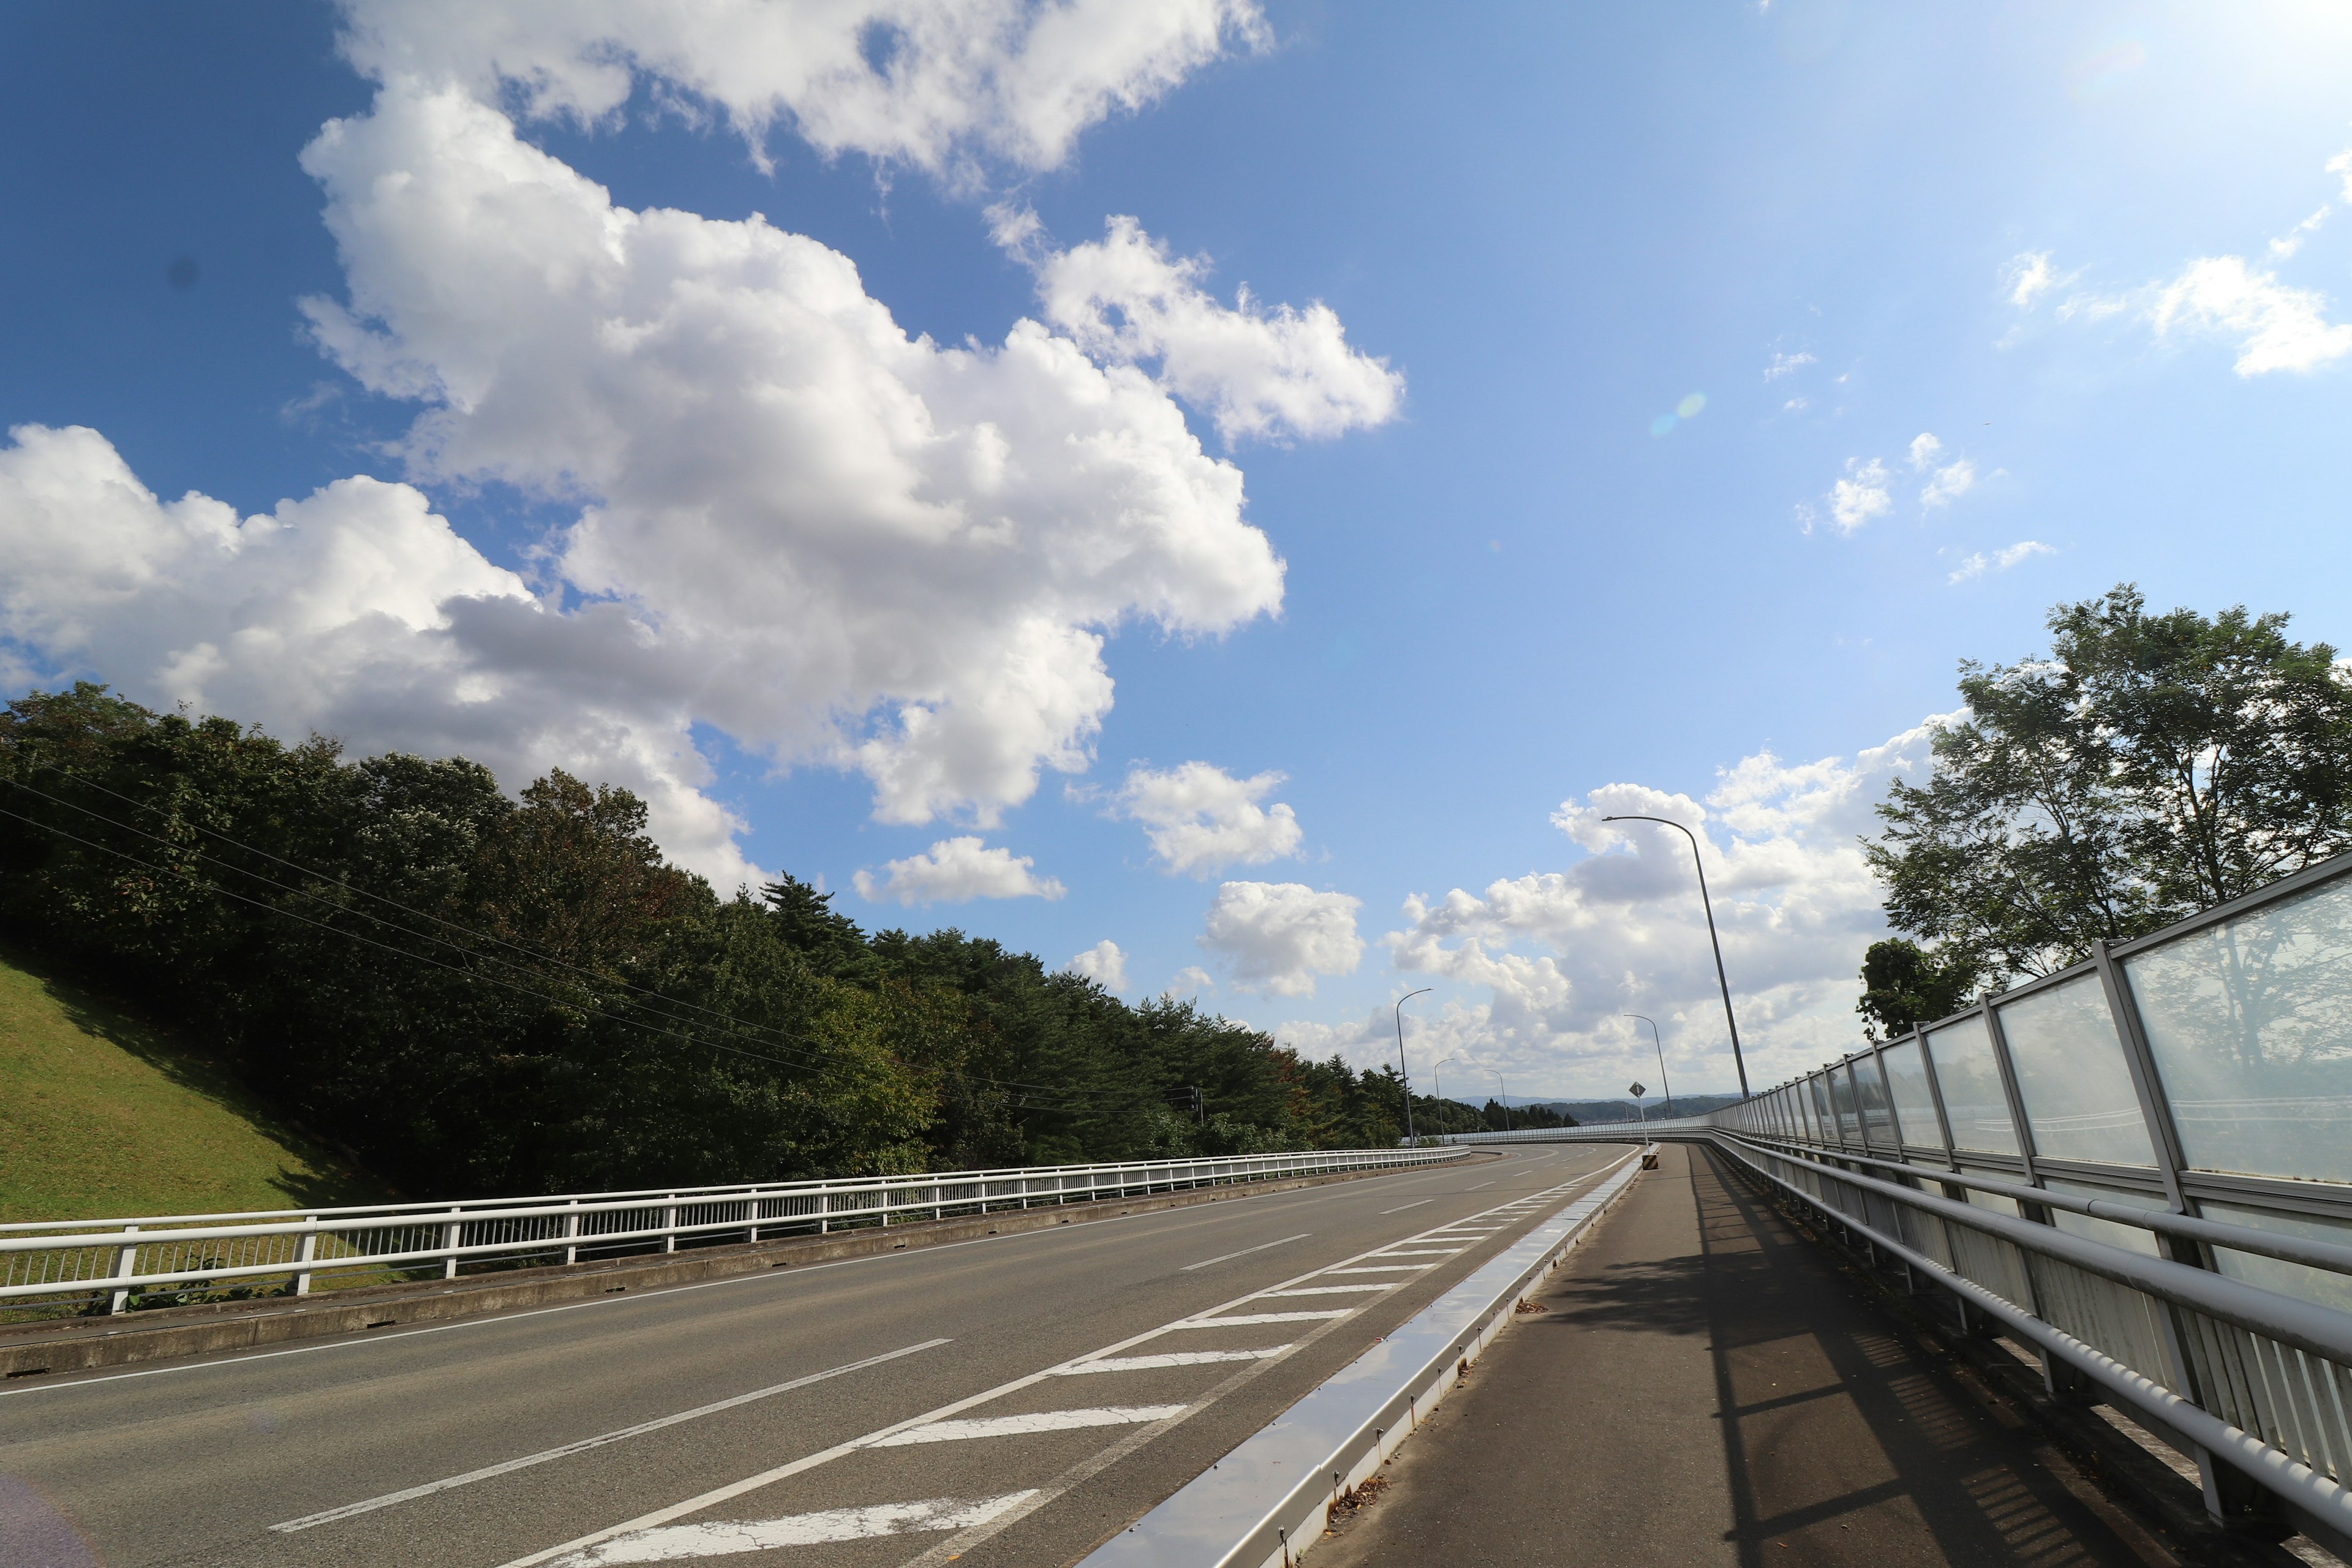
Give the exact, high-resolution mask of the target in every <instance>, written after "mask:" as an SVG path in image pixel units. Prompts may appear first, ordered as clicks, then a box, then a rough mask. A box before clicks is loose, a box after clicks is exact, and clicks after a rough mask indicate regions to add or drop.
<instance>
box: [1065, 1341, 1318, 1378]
mask: <svg viewBox="0 0 2352 1568" xmlns="http://www.w3.org/2000/svg"><path fill="white" fill-rule="evenodd" d="M1288 1349H1290V1347H1289V1346H1288V1345H1268V1346H1266V1347H1265V1349H1264V1350H1255V1351H1170V1352H1168V1353H1167V1354H1165V1355H1115V1356H1106V1357H1104V1358H1103V1359H1102V1360H1100V1361H1082V1362H1080V1363H1078V1364H1077V1365H1076V1366H1066V1367H1063V1368H1061V1369H1060V1370H1059V1372H1058V1373H1056V1374H1055V1375H1057V1376H1060V1377H1077V1376H1081V1375H1083V1374H1084V1373H1089V1372H1150V1371H1151V1370H1152V1369H1153V1368H1155V1367H1162V1366H1206V1365H1208V1364H1209V1363H1212V1362H1220V1361H1265V1360H1266V1359H1268V1358H1269V1357H1272V1356H1278V1355H1280V1354H1281V1353H1282V1352H1285V1351H1286V1350H1288Z"/></svg>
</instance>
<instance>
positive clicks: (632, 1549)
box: [571, 1489, 1037, 1568]
mask: <svg viewBox="0 0 2352 1568" xmlns="http://www.w3.org/2000/svg"><path fill="white" fill-rule="evenodd" d="M1036 1495H1037V1494H1036V1492H1035V1490H1034V1489H1032V1490H1029V1491H1022V1492H1007V1493H1006V1494H1005V1495H1004V1496H1003V1497H992V1498H981V1499H979V1500H975V1501H971V1502H966V1501H962V1500H958V1499H956V1498H945V1497H941V1498H930V1499H929V1500H925V1501H922V1502H886V1503H878V1504H877V1505H875V1506H874V1507H872V1508H837V1509H830V1510H826V1511H825V1512H824V1513H796V1514H792V1515H789V1516H787V1517H786V1518H783V1519H761V1520H743V1521H722V1522H719V1523H716V1524H673V1525H668V1526H666V1527H664V1528H662V1529H657V1530H640V1531H635V1532H633V1533H631V1534H628V1535H617V1536H614V1538H613V1539H612V1540H610V1541H606V1542H600V1543H599V1544H597V1545H595V1546H592V1547H590V1548H588V1550H586V1551H585V1552H581V1553H579V1554H578V1555H577V1556H576V1557H574V1558H572V1560H571V1561H572V1562H573V1563H578V1564H579V1565H580V1568H589V1565H590V1564H595V1565H596V1568H604V1564H607V1563H675V1562H677V1561H679V1560H681V1559H684V1558H693V1557H725V1556H730V1555H732V1554H733V1553H735V1552H767V1551H772V1550H773V1549H774V1548H776V1547H779V1546H823V1545H825V1544H828V1543H829V1542H835V1541H870V1540H872V1539H873V1538H874V1537H876V1536H877V1535H905V1534H908V1533H909V1532H910V1531H918V1530H969V1529H971V1527H972V1526H973V1525H976V1524H986V1523H988V1522H989V1521H992V1520H993V1519H995V1518H997V1517H998V1516H1000V1515H1002V1514H1003V1513H1004V1512H1005V1511H1006V1510H1009V1509H1013V1508H1017V1507H1019V1506H1020V1505H1021V1504H1022V1503H1024V1502H1026V1501H1028V1500H1030V1499H1031V1498H1033V1497H1034V1496H1036Z"/></svg>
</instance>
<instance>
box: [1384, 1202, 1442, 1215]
mask: <svg viewBox="0 0 2352 1568" xmlns="http://www.w3.org/2000/svg"><path fill="white" fill-rule="evenodd" d="M1436 1201H1437V1200H1436V1199H1435V1198H1415V1199H1413V1200H1412V1202H1411V1203H1409V1204H1399V1205H1397V1206H1396V1207H1394V1208H1392V1209H1382V1210H1381V1215H1384V1216H1385V1215H1392V1214H1402V1213H1404V1211H1405V1210H1407V1209H1417V1208H1419V1207H1420V1206H1421V1205H1423V1204H1433V1203H1435V1202H1436Z"/></svg>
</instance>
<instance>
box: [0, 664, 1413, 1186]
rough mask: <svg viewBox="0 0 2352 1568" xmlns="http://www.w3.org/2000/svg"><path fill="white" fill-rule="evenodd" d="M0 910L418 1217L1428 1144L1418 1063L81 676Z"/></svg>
mask: <svg viewBox="0 0 2352 1568" xmlns="http://www.w3.org/2000/svg"><path fill="white" fill-rule="evenodd" d="M0 812H5V815H0V926H5V929H6V930H7V931H8V932H9V933H10V934H11V935H12V936H13V937H15V938H16V940H18V941H20V942H26V943H27V944H28V945H31V946H34V947H36V948H38V949H41V950H43V951H45V952H48V953H49V954H51V955H52V956H53V957H54V958H56V959H58V960H60V961H63V962H65V963H70V964H72V965H74V966H76V967H77V968H79V970H80V971H81V972H83V973H84V974H86V975H87V977H88V978H89V979H90V980H91V981H92V982H93V983H95V984H99V985H100V986H102V987H103V988H105V989H107V990H109V991H110V992H112V993H114V994H118V995H121V996H123V997H125V998H127V999H129V1000H131V1001H133V1002H136V1003H139V1004H142V1005H145V1006H146V1007H147V1008H148V1009H149V1010H150V1011H152V1012H153V1013H156V1014H158V1015H159V1016H164V1017H167V1018H170V1019H171V1020H173V1022H175V1023H176V1024H177V1025H178V1026H179V1027H180V1028H181V1029H182V1031H183V1032H184V1033H185V1034H186V1035H188V1036H189V1037H191V1038H192V1039H193V1040H194V1042H195V1043H197V1044H198V1045H200V1046H201V1047H203V1048H204V1049H205V1050H206V1051H207V1052H208V1053H210V1054H213V1055H215V1056H216V1057H218V1058H220V1059H222V1060H225V1061H226V1062H227V1063H229V1064H231V1065H232V1066H233V1068H234V1069H235V1070H236V1072H237V1073H238V1074H239V1075H240V1076H241V1077H242V1078H243V1079H245V1080H246V1081H247V1082H248V1083H249V1084H250V1085H251V1086H252V1087H253V1088H254V1089H257V1091H259V1092H261V1093H263V1094H264V1095H266V1096H268V1097H269V1098H270V1099H272V1100H275V1101H276V1102H277V1103H278V1104H279V1105H280V1106H281V1107H283V1108H284V1109H285V1110H286V1111H287V1112H288V1113H289V1116H290V1117H291V1118H292V1119H294V1120H295V1121H297V1123H298V1125H299V1126H300V1127H301V1128H302V1129H303V1130H304V1131H309V1132H310V1133H311V1134H312V1135H314V1136H318V1137H321V1138H324V1139H327V1140H330V1141H332V1142H337V1143H340V1144H341V1145H342V1146H343V1147H345V1148H347V1149H350V1150H352V1151H353V1152H356V1153H357V1154H359V1155H360V1157H361V1158H362V1160H364V1161H365V1162H366V1163H369V1164H370V1165H371V1166H373V1168H374V1169H375V1170H376V1171H377V1172H378V1173H380V1174H381V1175H383V1177H385V1178H386V1179H388V1180H390V1181H392V1182H394V1183H395V1184H399V1185H400V1186H402V1187H403V1188H404V1189H405V1190H407V1191H409V1192H410V1193H412V1194H415V1195H418V1196H451V1195H461V1194H463V1195H472V1194H499V1193H520V1192H532V1191H541V1192H543V1191H561V1190H567V1189H568V1190H583V1189H616V1188H630V1187H638V1186H652V1185H660V1184H673V1183H675V1184H688V1183H717V1182H739V1181H751V1180H763V1179H782V1178H790V1177H802V1176H817V1175H851V1174H866V1173H888V1172H900V1171H910V1170H919V1169H925V1168H931V1169H939V1168H970V1167H973V1166H986V1165H1004V1164H1021V1163H1053V1162H1062V1161H1078V1160H1108V1159H1129V1158H1141V1157H1150V1156H1155V1155H1169V1156H1173V1155H1181V1154H1186V1153H1192V1152H1216V1153H1225V1152H1257V1151H1265V1150H1279V1149H1288V1148H1309V1147H1333V1146H1350V1147H1361V1146H1367V1145H1378V1144H1381V1143H1387V1142H1394V1141H1395V1140H1396V1139H1397V1138H1398V1137H1399V1136H1401V1135H1402V1121H1403V1100H1402V1092H1401V1087H1400V1085H1399V1083H1398V1081H1397V1079H1396V1077H1395V1075H1394V1074H1393V1073H1392V1072H1387V1073H1382V1072H1373V1073H1358V1072H1356V1071H1354V1070H1353V1069H1351V1068H1349V1067H1348V1066H1347V1065H1346V1064H1345V1063H1344V1062H1343V1061H1341V1060H1339V1058H1332V1059H1331V1060H1329V1061H1327V1062H1313V1061H1308V1060H1305V1059H1302V1058H1299V1057H1298V1056H1297V1055H1296V1054H1295V1053H1293V1052H1291V1051H1288V1050H1286V1049H1284V1048H1282V1047H1278V1046H1276V1044H1275V1043H1274V1042H1273V1041H1272V1040H1271V1039H1269V1038H1268V1037H1265V1035H1263V1034H1260V1033H1258V1032H1257V1031H1255V1030H1253V1029H1250V1028H1248V1027H1246V1026H1242V1025H1238V1024H1234V1023H1231V1022H1228V1021H1226V1020H1225V1019H1223V1018H1219V1017H1215V1016H1211V1015H1208V1014H1205V1013H1202V1011H1200V1010H1199V1009H1198V1008H1196V1007H1195V1006H1193V1005H1192V1004H1190V1003H1187V1002H1178V1001H1173V1000H1169V999H1162V1000H1160V1001H1156V1002H1147V1003H1145V1004H1143V1005H1140V1006H1129V1005H1127V1004H1126V1003H1124V1002H1122V1001H1120V1000H1119V999H1118V997H1116V996H1113V995H1111V994H1109V993H1108V992H1106V991H1104V990H1103V989H1102V988H1101V987H1100V986H1098V985H1096V984H1094V983H1092V982H1091V981H1088V980H1086V979H1084V978H1082V977H1080V976H1077V975H1075V974H1070V973H1049V972H1048V971H1047V970H1046V969H1045V966H1044V965H1043V964H1041V963H1039V962H1038V961H1037V959H1036V958H1034V956H1032V955H1030V954H1027V953H1020V952H1011V951H1009V950H1007V949H1005V948H1004V947H1003V946H1002V945H1000V944H999V943H997V942H992V941H990V940H987V939H985V938H975V937H970V936H966V935H965V934H963V933H962V932H961V931H936V932H932V933H929V934H928V935H912V934H909V933H908V932H905V931H881V932H877V933H873V934H868V933H867V932H866V931H862V930H861V929H860V928H859V927H858V926H857V924H856V922H855V921H852V920H850V919H849V918H848V917H847V916H845V915H843V914H841V913H839V912H837V911H835V910H834V909H833V908H832V906H831V899H830V896H829V895H827V894H825V893H823V892H820V891H818V890H817V889H815V888H814V887H813V886H811V885H810V884H808V883H805V882H802V881H799V880H797V879H793V878H791V877H789V876H787V877H784V878H782V879H779V880H778V881H776V882H774V883H772V884H770V885H769V886H767V887H766V888H764V889H761V891H760V892H759V893H758V894H756V895H755V894H753V893H751V891H749V890H748V889H739V890H738V891H737V892H736V893H735V894H734V895H733V896H731V897H724V898H722V897H720V896H719V894H718V893H716V892H715V891H714V890H713V889H711V888H710V886H709V884H708V883H706V882H705V881H703V880H702V879H700V878H698V877H695V876H693V875H691V874H689V873H687V872H685V871H681V870H679V869H678V868H675V867H673V866H670V865H668V864H667V862H666V861H665V860H664V859H663V858H662V856H661V854H660V851H659V849H658V848H657V847H656V845H655V844H654V843H653V841H652V840H651V838H650V837H648V836H647V834H646V811H645V806H644V805H643V803H641V802H640V801H638V800H637V799H636V798H635V796H633V795H630V794H629V793H628V792H627V791H625V790H620V789H614V788H611V787H608V786H599V785H592V784H588V783H585V782H583V781H582V780H579V779H575V778H572V777H570V776H569V775H567V774H564V773H550V774H549V775H548V776H547V777H545V778H542V779H540V780H537V781H535V782H533V783H532V784H530V785H529V786H528V787H527V788H525V789H523V790H522V791H521V792H520V795H518V796H512V797H510V796H509V795H506V794H505V793H503V792H502V791H501V789H500V788H499V783H498V781H497V780H496V779H494V778H493V777H492V776H491V775H490V773H488V770H486V769H484V768H481V767H479V766H478V765H476V764H474V763H468V762H466V761H464V760H462V759H450V760H446V761H433V760H428V759H425V758H419V757H412V756H401V755H389V756H380V757H369V758H362V759H358V760H352V759H349V758H346V757H344V756H342V755H341V752H340V751H339V750H338V748H337V747H336V746H335V745H334V743H332V742H329V741H325V740H321V739H319V738H315V737H314V738H312V739H311V740H310V741H308V742H303V743H301V744H299V745H292V746H289V745H285V744H282V743H280V742H277V741H275V740H273V739H271V738H270V737H268V736H267V735H265V734H263V733H261V732H259V731H255V730H247V729H242V728H240V727H239V726H238V725H236V723H234V722H232V721H228V720H226V719H219V718H204V719H193V720H192V719H189V718H186V717H184V716H181V715H175V714H157V713H153V712H150V711H148V710H144V709H142V708H140V707H138V706H137V705H135V704H132V703H130V702H126V701H124V700H121V699H120V698H118V697H114V696H112V695H110V694H109V693H108V692H107V691H106V690H105V689H103V688H101V687H97V686H92V685H88V684H85V685H81V686H78V687H76V688H75V689H73V690H71V691H64V692H55V693H41V692H36V693H34V694H32V695H30V696H28V697H26V698H25V699H23V700H19V701H17V702H15V703H13V704H10V705H9V707H8V709H7V710H6V711H5V714H0ZM1195 1090H1197V1091H1198V1094H1197V1099H1196V1096H1195V1092H1194V1091H1195ZM1419 1104H1420V1101H1419V1100H1416V1111H1417V1112H1418V1108H1419Z"/></svg>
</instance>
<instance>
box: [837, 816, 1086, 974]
mask: <svg viewBox="0 0 2352 1568" xmlns="http://www.w3.org/2000/svg"><path fill="white" fill-rule="evenodd" d="M1036 864H1037V862H1036V861H1035V860H1034V858H1031V857H1029V856H1026V855H1021V856H1015V855H1014V854H1013V851H1012V850H1010V849H1003V848H997V849H992V848H990V847H988V846H986V845H984V844H982V842H981V841H980V839H979V838H977V837H973V836H971V835H969V834H967V835H965V836H963V837H956V838H942V839H940V841H939V842H938V843H937V844H934V845H932V846H931V847H929V849H926V850H925V851H923V852H922V853H921V854H920V855H910V856H908V858H905V859H904V860H893V861H890V862H889V863H888V864H887V865H885V866H884V867H883V868H882V870H883V873H884V874H883V875H882V876H880V877H877V876H875V875H874V874H873V873H872V872H871V871H860V872H858V873H857V874H856V877H854V878H853V879H852V880H853V881H855V882H856V885H857V896H858V897H859V898H861V899H864V900H866V902H868V903H871V904H879V903H885V902H887V903H895V904H968V903H970V902H971V900H974V899H1058V898H1060V897H1061V896H1062V894H1063V893H1064V892H1065V891H1066V889H1064V888H1063V886H1062V884H1061V883H1059V882H1057V881H1055V879H1053V878H1051V877H1040V876H1038V875H1036V873H1035V869H1034V868H1035V867H1036ZM1114 951H1115V950H1114Z"/></svg>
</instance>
